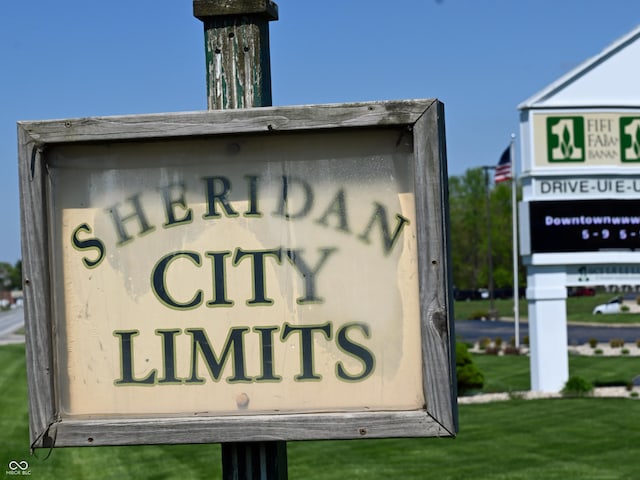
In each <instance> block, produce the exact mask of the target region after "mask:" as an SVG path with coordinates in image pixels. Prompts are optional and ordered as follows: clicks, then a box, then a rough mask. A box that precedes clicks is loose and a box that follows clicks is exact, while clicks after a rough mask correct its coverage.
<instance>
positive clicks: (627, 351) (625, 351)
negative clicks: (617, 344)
mask: <svg viewBox="0 0 640 480" xmlns="http://www.w3.org/2000/svg"><path fill="white" fill-rule="evenodd" d="M620 353H621V354H622V355H629V353H631V352H629V349H628V348H623V349H622V350H621V351H620Z"/></svg>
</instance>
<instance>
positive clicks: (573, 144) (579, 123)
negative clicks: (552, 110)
mask: <svg viewBox="0 0 640 480" xmlns="http://www.w3.org/2000/svg"><path fill="white" fill-rule="evenodd" d="M547 154H548V156H547V158H548V159H549V162H584V160H585V148H584V119H583V118H582V117H548V118H547Z"/></svg>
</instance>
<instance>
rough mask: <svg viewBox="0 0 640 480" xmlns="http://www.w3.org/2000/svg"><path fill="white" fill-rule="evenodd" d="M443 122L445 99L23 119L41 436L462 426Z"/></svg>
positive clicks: (184, 439)
mask: <svg viewBox="0 0 640 480" xmlns="http://www.w3.org/2000/svg"><path fill="white" fill-rule="evenodd" d="M443 131H444V130H443V114H442V105H441V104H440V103H438V102H437V101H434V100H424V101H412V102H383V103H368V104H351V105H332V106H331V105H330V106H304V107H288V108H261V109H252V110H238V111H227V112H198V113H190V114H168V115H148V116H131V117H109V118H92V119H80V120H66V121H50V122H23V123H21V124H20V140H21V144H20V148H21V160H20V161H21V186H22V202H23V203H22V211H23V239H24V252H23V253H24V256H23V259H24V263H25V267H24V268H25V278H26V279H27V280H28V282H27V284H26V287H27V288H26V293H25V296H26V299H27V300H26V304H27V308H26V317H27V332H28V335H27V338H28V352H29V353H28V358H29V362H28V365H29V366H28V371H29V382H30V386H31V389H30V420H31V435H32V443H33V446H35V447H45V446H52V445H53V446H66V445H124V444H142V443H204V442H207V443H209V442H230V441H253V440H262V439H265V438H267V439H270V440H275V439H278V440H303V439H322V438H371V437H395V436H448V435H453V434H455V429H456V427H455V423H456V420H455V411H456V408H455V394H454V391H455V372H454V369H453V368H452V353H451V352H452V348H451V333H450V327H451V318H450V313H449V312H450V308H449V293H448V292H449V288H448V287H449V273H448V268H449V266H448V262H449V259H448V251H447V249H446V245H447V236H448V232H447V225H446V202H445V198H446V159H445V147H444V135H443ZM40 365H46V368H45V369H44V370H43V369H42V368H39V366H40ZM52 429H53V430H52Z"/></svg>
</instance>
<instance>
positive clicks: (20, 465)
mask: <svg viewBox="0 0 640 480" xmlns="http://www.w3.org/2000/svg"><path fill="white" fill-rule="evenodd" d="M7 467H8V468H9V470H7V471H5V475H10V476H13V475H31V470H29V463H28V462H27V461H26V460H22V461H20V462H19V461H17V460H11V461H10V462H9V464H8V465H7Z"/></svg>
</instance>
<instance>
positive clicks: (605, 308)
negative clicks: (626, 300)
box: [593, 296, 622, 315]
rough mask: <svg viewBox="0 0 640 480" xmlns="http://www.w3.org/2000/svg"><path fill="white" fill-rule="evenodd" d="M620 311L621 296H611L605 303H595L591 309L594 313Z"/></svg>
mask: <svg viewBox="0 0 640 480" xmlns="http://www.w3.org/2000/svg"><path fill="white" fill-rule="evenodd" d="M621 311H622V297H620V296H618V297H613V298H612V299H611V300H609V301H608V302H607V303H603V304H600V305H596V307H595V308H594V309H593V314H594V315H599V314H602V313H620V312H621Z"/></svg>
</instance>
